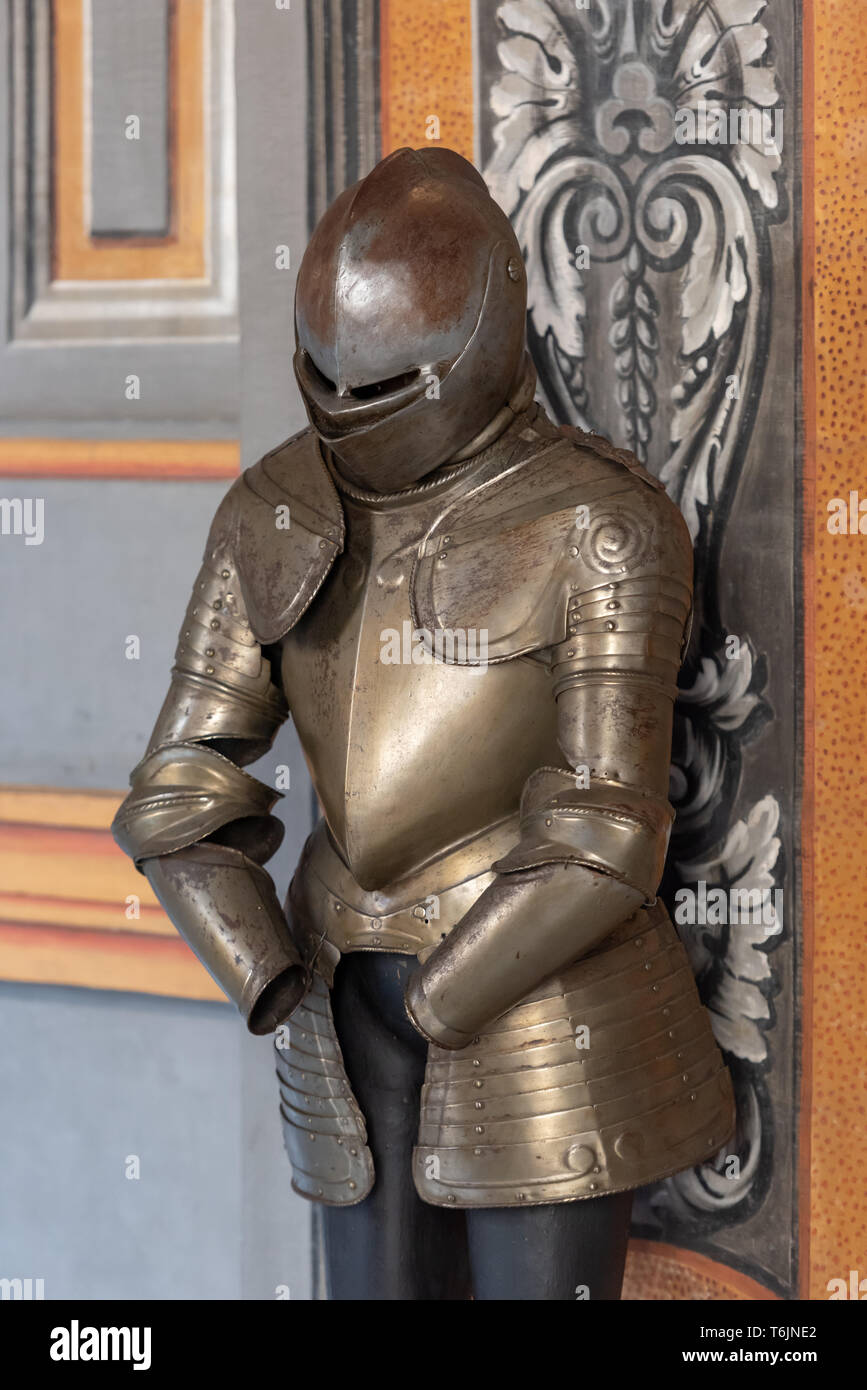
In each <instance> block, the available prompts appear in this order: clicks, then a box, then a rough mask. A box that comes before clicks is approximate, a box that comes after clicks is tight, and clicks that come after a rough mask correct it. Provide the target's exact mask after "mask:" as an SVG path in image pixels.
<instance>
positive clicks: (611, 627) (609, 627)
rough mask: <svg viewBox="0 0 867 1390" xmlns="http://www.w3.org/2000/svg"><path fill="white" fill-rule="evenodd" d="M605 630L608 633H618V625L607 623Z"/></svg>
mask: <svg viewBox="0 0 867 1390" xmlns="http://www.w3.org/2000/svg"><path fill="white" fill-rule="evenodd" d="M605 628H606V631H607V632H616V631H617V624H616V623H606V624H605Z"/></svg>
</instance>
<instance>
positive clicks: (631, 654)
mask: <svg viewBox="0 0 867 1390" xmlns="http://www.w3.org/2000/svg"><path fill="white" fill-rule="evenodd" d="M642 492H643V493H644V494H645V496H644V497H643V498H642V502H643V511H644V515H643V517H642V523H641V524H642V531H643V534H642V535H641V536H638V535H635V534H631V532H632V531H633V530H634V527H633V522H632V520H631V519H630V516H629V515H626V516H625V517H623V518H621V519H620V522H618V521H617V519H616V518H614V519H612V524H611V529H610V532H609V535H608V537H607V539H606V534H605V531H604V529H603V530H602V531H601V532H599V531H597V533H596V539H597V543H601V545H602V547H603V550H604V548H605V546H606V545H607V551H605V558H604V559H603V560H602V561H601V562H600V567H595V570H594V567H593V566H591V567H590V571H589V572H588V568H587V566H586V565H584V566H583V568H579V569H578V574H579V582H578V583H577V584H575V583H572V584H570V585H569V586H568V600H567V604H568V611H567V634H566V640H564V641H561V642H559V643H557V644H556V645H555V646H553V647H552V649H551V653H550V656H551V667H552V678H553V692H554V698H555V699H556V702H557V714H558V741H559V744H560V749H561V752H562V755H563V764H562V766H560V767H558V768H541V769H539V770H537V771H536V772H535V773H533V775H532V776H531V777H530V778H529V779H528V781H527V783H526V785H525V788H524V792H523V795H522V798H521V817H520V825H521V838H520V841H519V843H518V844H517V845H515V847H514V848H513V849H512V851H511V852H510V853H509V854H508V855H507V856H506V857H505V858H504V859H501V860H499V861H498V862H497V863H495V864H494V865H493V868H494V870H495V872H496V873H497V878H495V880H494V882H493V883H492V884H491V885H490V887H489V888H488V889H487V890H486V891H485V892H484V893H483V894H482V895H481V897H480V898H479V899H478V900H477V902H476V903H475V904H474V905H473V907H472V908H471V909H470V911H469V912H468V913H467V914H466V916H465V917H464V918H463V919H462V921H461V922H460V923H459V925H458V926H457V927H456V928H455V930H454V931H453V932H452V933H451V934H450V935H449V936H448V937H447V938H446V940H445V941H443V942H442V943H441V944H440V946H438V947H437V949H436V950H435V951H434V952H433V953H432V955H431V956H430V957H429V958H428V959H427V961H426V962H425V964H424V965H423V966H422V967H421V969H420V970H419V971H418V972H417V973H416V974H415V975H414V977H413V978H412V980H411V981H410V985H409V989H408V992H407V1009H408V1012H409V1014H410V1017H411V1018H412V1020H413V1022H414V1023H415V1024H416V1026H417V1027H418V1028H419V1031H420V1032H422V1033H423V1034H424V1035H425V1036H427V1037H428V1038H429V1039H430V1040H431V1041H434V1042H436V1043H438V1044H439V1045H440V1046H443V1047H451V1048H456V1047H463V1046H465V1045H466V1044H467V1043H468V1042H469V1041H470V1040H471V1039H472V1036H473V1035H474V1034H475V1033H476V1032H479V1031H481V1030H482V1029H483V1028H484V1027H485V1026H487V1025H488V1024H489V1023H491V1022H492V1021H493V1020H494V1019H496V1018H497V1017H499V1016H500V1015H501V1014H502V1013H503V1012H505V1011H506V1010H507V1009H508V1008H510V1007H512V1006H513V1005H514V1004H516V1003H517V1002H518V1001H520V1000H521V999H523V998H524V997H526V995H528V994H529V993H531V992H532V991H533V990H534V989H535V988H536V987H537V986H538V985H539V984H541V983H542V981H543V980H544V979H546V978H547V977H548V976H549V975H551V974H553V973H555V972H556V971H557V970H559V969H562V968H564V967H565V966H567V965H569V964H571V963H572V962H573V961H575V960H577V959H579V958H580V957H581V956H583V955H585V954H586V953H588V952H590V951H592V950H593V949H594V947H596V946H597V945H599V944H600V943H601V942H602V940H603V939H604V938H605V937H606V936H607V935H608V934H609V933H610V932H611V931H613V930H614V929H615V928H616V927H617V926H619V925H620V923H621V922H623V921H625V920H626V919H627V918H628V917H630V916H631V915H632V914H633V913H634V912H635V911H636V910H637V909H638V908H639V907H641V906H642V904H644V903H647V902H650V901H652V900H653V898H654V894H655V892H656V889H657V887H658V884H659V880H660V878H661V876H662V870H663V866H664V862H665V854H666V849H667V845H668V837H669V832H670V827H671V822H672V819H673V811H672V809H671V807H670V806H669V804H668V800H667V792H668V774H669V761H670V752H671V730H672V716H673V705H674V699H675V693H676V686H675V682H676V677H677V672H678V668H679V666H680V661H681V655H682V646H683V636H684V628H685V623H686V620H687V615H688V613H689V609H690V603H691V577H692V555H691V547H690V542H689V536H688V533H687V531H686V527H685V525H684V523H683V521H682V519H681V517H680V515H679V513H678V512H677V510H676V508H674V507H673V505H672V504H671V503H670V502H669V501H668V499H667V498H666V497H665V495H664V494H662V493H657V492H651V490H650V488H649V487H647V485H646V484H642ZM618 551H619V552H621V554H622V559H623V563H622V564H618V563H617V560H618ZM606 576H607V577H606ZM588 581H589V582H588Z"/></svg>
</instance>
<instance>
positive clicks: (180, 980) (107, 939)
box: [0, 921, 226, 1003]
mask: <svg viewBox="0 0 867 1390" xmlns="http://www.w3.org/2000/svg"><path fill="white" fill-rule="evenodd" d="M0 962H2V967H0V978H2V979H4V980H14V981H17V982H19V983H21V984H48V985H75V986H77V987H78V988H83V989H111V990H123V991H132V992H134V993H138V994H160V995H164V996H168V997H171V998H175V999H176V998H182V999H201V1000H212V1001H215V1000H218V1001H219V1002H221V1003H225V1002H226V997H225V995H224V994H223V993H222V992H221V991H220V990H219V989H218V988H217V986H216V985H215V984H214V982H213V980H212V979H211V977H210V975H208V974H207V973H206V972H205V970H204V969H203V967H202V966H201V965H200V964H199V962H198V961H197V960H196V957H195V956H194V955H193V953H192V951H190V949H189V947H188V946H187V945H186V944H185V943H184V942H183V941H182V940H181V939H180V937H177V936H176V937H163V936H144V935H142V934H140V933H138V932H106V931H86V930H76V931H75V932H71V931H65V930H64V929H63V928H62V927H52V926H39V925H36V924H27V925H26V926H21V925H18V924H11V923H8V922H2V921H0Z"/></svg>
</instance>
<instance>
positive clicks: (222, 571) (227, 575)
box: [220, 570, 232, 579]
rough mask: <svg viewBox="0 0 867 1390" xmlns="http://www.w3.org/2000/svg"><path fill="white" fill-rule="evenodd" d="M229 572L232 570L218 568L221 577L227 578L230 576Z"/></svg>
mask: <svg viewBox="0 0 867 1390" xmlns="http://www.w3.org/2000/svg"><path fill="white" fill-rule="evenodd" d="M231 574H232V571H231V570H220V578H221V579H229V578H231Z"/></svg>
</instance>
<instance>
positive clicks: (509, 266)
mask: <svg viewBox="0 0 867 1390" xmlns="http://www.w3.org/2000/svg"><path fill="white" fill-rule="evenodd" d="M506 274H507V275H508V277H509V279H510V280H516V281H517V280H520V278H521V262H520V261H519V260H518V257H517V256H510V257H509V259H508V261H507V262H506Z"/></svg>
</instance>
